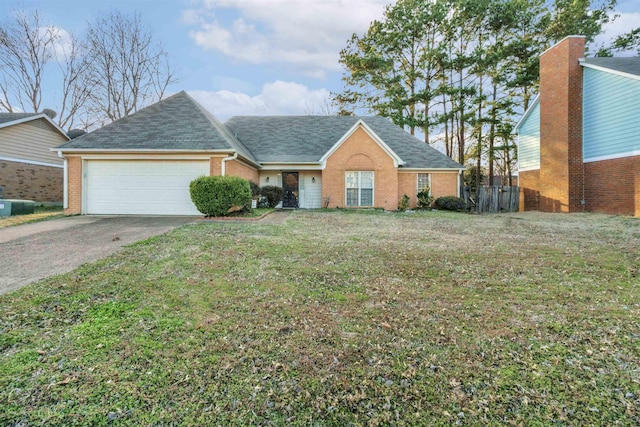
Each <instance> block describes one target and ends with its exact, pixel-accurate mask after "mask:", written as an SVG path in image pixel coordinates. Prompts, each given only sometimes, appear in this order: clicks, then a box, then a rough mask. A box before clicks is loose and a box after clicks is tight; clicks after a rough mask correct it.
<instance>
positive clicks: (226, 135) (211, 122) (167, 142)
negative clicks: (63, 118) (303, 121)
mask: <svg viewBox="0 0 640 427" xmlns="http://www.w3.org/2000/svg"><path fill="white" fill-rule="evenodd" d="M59 149H60V150H61V151H75V150H77V151H87V150H94V151H97V150H100V151H105V150H106V151H221V152H237V153H238V154H240V155H241V156H243V157H244V158H246V159H247V160H249V161H251V162H255V159H254V158H253V156H252V155H251V153H250V152H249V151H248V150H247V149H246V147H244V145H242V144H241V143H240V142H239V141H238V140H237V139H236V138H235V137H234V136H233V134H232V133H231V132H229V131H228V129H227V128H226V127H225V126H224V125H223V124H222V123H220V122H219V121H218V120H217V119H216V118H215V117H214V116H213V114H211V113H210V112H209V111H207V110H206V109H205V108H204V107H202V106H201V105H200V104H198V102H197V101H195V100H194V99H193V98H191V97H190V96H189V95H188V94H187V93H186V92H184V91H182V92H178V93H176V94H175V95H172V96H170V97H168V98H165V99H163V100H161V101H158V102H156V103H155V104H152V105H150V106H148V107H145V108H143V109H141V110H139V111H137V112H135V113H133V114H131V115H129V116H127V117H124V118H122V119H119V120H116V121H115V122H113V123H109V124H108V125H106V126H103V127H101V128H100V129H97V130H95V131H93V132H90V133H87V134H85V135H82V136H80V137H78V138H76V139H74V140H72V141H70V142H68V143H66V144H63V145H61V146H60V147H59Z"/></svg>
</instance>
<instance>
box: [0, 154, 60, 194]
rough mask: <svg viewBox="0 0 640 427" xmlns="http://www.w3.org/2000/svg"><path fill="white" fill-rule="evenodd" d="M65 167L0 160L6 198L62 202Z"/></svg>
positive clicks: (0, 175) (1, 182) (0, 179)
mask: <svg viewBox="0 0 640 427" xmlns="http://www.w3.org/2000/svg"><path fill="white" fill-rule="evenodd" d="M63 179H64V169H62V168H54V167H51V166H42V165H34V164H31V163H18V162H10V161H5V160H0V187H2V190H3V198H5V199H25V200H34V201H36V202H52V203H62V198H63Z"/></svg>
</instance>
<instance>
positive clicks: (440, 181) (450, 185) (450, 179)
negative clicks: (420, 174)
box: [431, 171, 458, 200]
mask: <svg viewBox="0 0 640 427" xmlns="http://www.w3.org/2000/svg"><path fill="white" fill-rule="evenodd" d="M431 195H432V196H433V199H434V200H435V199H437V198H438V197H444V196H456V197H457V196H458V171H453V172H435V173H432V174H431Z"/></svg>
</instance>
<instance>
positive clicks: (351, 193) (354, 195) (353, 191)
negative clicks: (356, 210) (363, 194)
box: [347, 188, 358, 206]
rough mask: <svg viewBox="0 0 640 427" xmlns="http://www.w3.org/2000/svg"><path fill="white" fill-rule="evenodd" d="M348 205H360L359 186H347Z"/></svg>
mask: <svg viewBox="0 0 640 427" xmlns="http://www.w3.org/2000/svg"><path fill="white" fill-rule="evenodd" d="M347 206H358V189H357V188H347Z"/></svg>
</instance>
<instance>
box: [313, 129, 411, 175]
mask: <svg viewBox="0 0 640 427" xmlns="http://www.w3.org/2000/svg"><path fill="white" fill-rule="evenodd" d="M358 127H362V129H364V131H365V132H366V133H367V134H368V135H369V136H370V137H371V139H373V141H374V142H375V143H376V144H378V145H379V146H380V148H382V150H383V151H384V152H385V153H387V155H388V156H389V157H391V159H393V165H394V166H395V167H396V168H397V167H398V166H400V165H403V164H404V161H403V160H402V159H401V158H400V156H398V155H397V154H396V153H395V152H394V151H393V150H392V149H391V148H390V147H389V146H388V145H387V144H385V143H384V141H383V140H382V138H380V137H379V136H378V135H377V134H376V133H375V132H374V131H373V130H372V129H371V128H370V127H369V126H367V124H366V123H365V122H364V121H363V120H362V119H359V120H358V121H357V122H356V124H354V125H353V126H352V127H351V129H349V130H348V131H347V132H346V133H345V134H344V135H342V138H340V139H339V140H338V142H336V143H335V144H333V147H331V148H329V150H328V151H327V152H326V153H325V154H324V155H323V156H322V157H321V158H320V161H321V162H323V163H324V162H326V161H327V159H328V158H329V157H331V155H332V154H333V153H335V152H336V151H337V150H338V148H340V146H341V145H342V144H344V142H345V141H346V140H347V139H349V138H350V137H351V135H353V134H354V133H355V132H356V130H358Z"/></svg>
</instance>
